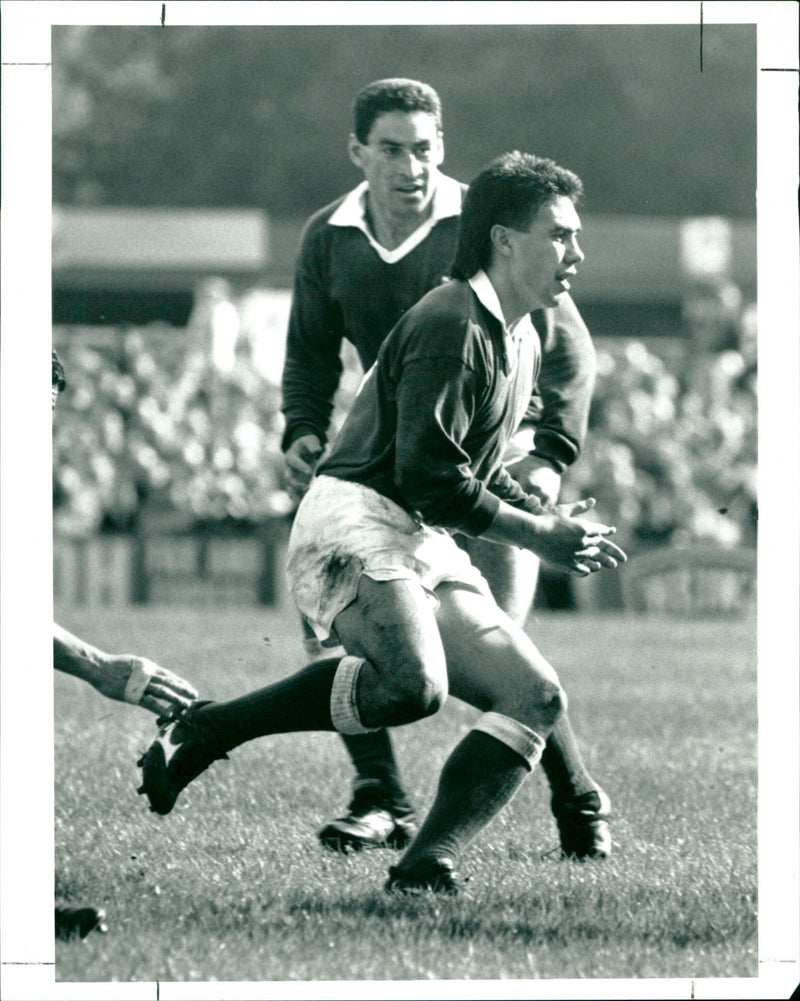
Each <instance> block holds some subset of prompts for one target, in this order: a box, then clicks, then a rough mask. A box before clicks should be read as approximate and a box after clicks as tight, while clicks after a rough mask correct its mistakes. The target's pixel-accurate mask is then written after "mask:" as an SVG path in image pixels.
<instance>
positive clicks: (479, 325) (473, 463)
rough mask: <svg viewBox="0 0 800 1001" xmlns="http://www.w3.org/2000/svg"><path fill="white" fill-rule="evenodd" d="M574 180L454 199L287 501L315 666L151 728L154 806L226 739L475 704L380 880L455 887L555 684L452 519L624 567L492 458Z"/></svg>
mask: <svg viewBox="0 0 800 1001" xmlns="http://www.w3.org/2000/svg"><path fill="white" fill-rule="evenodd" d="M581 192H582V184H581V181H580V179H579V178H578V177H577V176H576V175H575V174H573V173H572V172H571V171H568V170H565V169H564V168H562V167H559V166H558V165H557V164H555V163H554V162H553V161H551V160H545V159H542V158H539V157H534V156H531V155H529V154H522V153H511V154H506V155H505V156H503V157H501V158H499V159H498V160H496V161H494V162H493V163H492V164H491V165H490V166H489V167H488V168H486V170H484V171H483V172H482V173H481V174H480V175H479V176H478V177H477V178H476V179H475V181H473V183H472V184H471V185H470V187H469V190H468V191H467V194H466V196H465V199H464V204H463V207H462V214H461V219H460V224H459V235H458V242H457V248H456V257H455V263H454V265H453V279H452V280H451V281H450V282H448V283H446V284H444V285H442V286H440V287H438V288H436V289H434V290H433V291H431V292H429V293H428V294H427V295H425V296H423V298H422V299H421V300H420V301H419V302H418V303H417V304H416V305H414V306H412V307H411V308H410V309H409V310H407V311H406V312H405V313H404V315H403V316H402V317H401V319H400V321H399V322H398V323H397V324H396V325H395V327H394V328H393V330H392V332H391V333H390V334H389V336H388V338H387V339H386V340H385V342H384V343H383V345H382V346H381V348H380V350H379V352H378V358H377V361H376V363H375V365H374V366H373V367H372V368H371V369H370V371H369V373H368V375H367V376H366V378H365V380H364V382H363V384H362V387H361V390H360V392H359V394H358V396H357V397H356V400H355V402H354V404H353V407H352V409H351V411H350V413H349V415H348V417H347V419H346V420H345V423H344V425H343V427H342V430H341V432H340V434H339V435H338V437H337V438H336V441H335V443H334V445H333V447H332V449H331V451H330V454H329V455H328V456H327V458H325V459H324V460H323V461H322V462H321V463H320V465H319V467H318V470H317V475H316V477H315V478H314V480H313V481H312V484H311V486H310V488H309V490H308V492H307V493H306V495H305V497H304V498H303V500H302V502H301V503H300V506H299V508H298V511H297V514H296V517H295V520H294V525H293V528H292V533H291V537H290V541H289V550H288V558H287V578H288V581H289V587H290V590H291V593H292V595H293V597H294V599H295V601H296V602H297V605H298V608H299V609H300V611H301V612H302V613H303V614H304V615H305V616H306V618H307V619H308V621H309V622H310V623H311V625H312V626H313V628H314V631H315V633H316V635H317V637H318V638H319V640H320V641H321V642H322V643H325V642H326V641H329V640H333V641H334V642H339V643H341V644H342V646H343V647H344V649H345V651H346V653H345V655H344V656H341V657H339V656H333V657H329V658H326V659H323V660H320V661H317V662H316V663H313V664H310V665H309V666H308V667H306V668H304V669H303V670H301V671H299V672H297V673H295V674H294V675H291V676H290V677H288V678H286V679H284V680H281V681H278V682H277V683H275V684H273V685H269V686H267V687H266V688H262V689H260V690H258V691H256V692H252V693H250V694H248V695H245V696H243V697H242V698H239V699H234V700H232V701H229V702H224V703H213V702H202V703H195V705H194V706H193V707H192V708H190V709H189V710H186V711H184V712H183V713H180V714H174V715H173V717H172V718H171V719H168V720H165V721H164V722H163V724H162V726H161V729H160V731H159V734H158V736H157V738H156V739H155V740H154V741H153V743H152V744H151V746H150V747H149V748H148V750H147V751H146V752H145V754H144V755H143V756H142V757H141V758H140V760H139V762H138V764H139V766H140V767H141V768H142V785H141V787H140V789H139V792H140V793H142V794H145V795H146V796H147V798H148V800H149V802H150V807H151V809H152V810H154V811H155V812H157V813H160V814H166V813H169V812H170V810H171V809H172V808H173V806H174V804H175V802H176V800H177V797H178V796H179V795H180V792H181V791H182V789H184V788H185V787H186V786H187V785H188V784H189V783H190V782H191V781H192V780H193V779H195V778H196V777H197V776H198V775H200V774H201V773H202V772H203V771H205V769H206V768H208V767H209V765H210V764H211V763H212V762H213V761H215V760H217V759H218V758H224V757H227V752H229V751H230V750H232V749H233V748H235V747H237V746H238V745H240V744H242V743H244V742H246V741H248V740H253V739H256V738H257V737H261V736H266V735H269V734H275V733H291V732H297V731H304V730H338V731H339V732H340V733H346V734H359V733H365V732H367V731H369V730H370V729H375V728H381V727H391V726H401V725H404V724H407V723H411V722H414V721H415V720H418V719H422V718H424V717H426V716H430V715H431V714H433V713H435V712H437V711H438V710H439V709H440V708H441V706H442V705H443V703H444V701H445V699H446V697H447V695H448V692H452V694H453V695H454V696H455V697H457V698H459V699H462V700H464V701H466V702H467V703H469V704H470V705H472V706H474V707H475V708H476V709H479V710H480V711H481V712H482V715H481V717H480V718H479V720H478V721H477V723H476V724H475V726H474V727H473V729H472V730H471V731H470V732H469V733H468V734H467V735H466V737H464V739H463V740H462V741H461V742H460V743H459V744H458V745H457V747H456V748H455V750H454V751H453V752H452V754H451V755H450V757H449V759H448V761H447V762H446V763H445V766H444V769H443V770H442V773H441V777H440V780H439V786H438V790H437V794H436V798H435V800H434V803H433V806H432V807H431V810H430V813H429V814H428V816H427V818H426V820H425V822H424V823H423V825H422V827H421V829H420V830H419V832H418V833H417V835H416V836H415V838H414V840H413V841H412V842H411V844H410V845H409V846H408V848H407V849H406V851H405V853H404V855H403V857H402V858H401V860H400V861H399V863H398V864H397V865H396V866H393V867H391V869H390V874H389V880H388V882H387V884H386V889H387V891H390V892H399V893H409V894H416V893H420V892H423V891H424V890H426V889H430V890H434V891H436V892H443V893H456V892H458V886H459V881H458V878H457V876H456V874H455V871H454V864H455V860H456V858H457V856H458V853H459V851H460V850H461V849H462V848H463V847H464V846H465V845H466V844H467V843H468V842H469V841H470V840H471V839H472V838H473V837H474V836H475V835H476V834H477V833H478V832H479V831H480V830H481V829H482V828H483V827H484V826H485V825H486V824H487V823H488V822H489V821H490V820H491V819H492V818H493V817H494V816H496V815H497V813H498V812H499V811H500V810H501V809H502V807H503V806H504V805H505V804H506V803H507V802H508V801H509V800H510V798H511V797H512V795H513V794H514V792H515V791H516V790H517V788H518V787H519V785H520V783H521V782H522V780H523V779H524V777H525V776H526V775H527V774H528V773H529V772H530V771H531V770H532V769H533V768H534V767H535V766H536V764H537V763H538V761H539V760H540V759H541V756H542V753H543V751H544V748H545V744H546V739H547V736H548V735H549V733H550V732H551V730H552V728H553V726H554V725H555V724H556V723H557V721H558V720H559V718H560V717H561V716H563V713H564V710H565V708H566V696H565V693H564V692H563V690H562V688H561V686H560V684H559V682H558V678H557V675H556V672H555V671H554V669H553V668H552V667H551V666H550V664H549V663H548V662H547V661H546V660H545V659H544V658H543V657H542V655H541V654H540V652H539V651H538V649H537V648H536V647H535V645H534V644H533V642H532V640H531V639H530V638H529V637H528V635H527V634H526V633H525V632H524V631H523V629H522V628H521V627H520V626H519V625H518V624H517V623H515V622H514V621H513V620H512V619H511V618H510V617H509V616H508V615H507V614H506V613H505V612H503V611H502V610H501V609H500V608H499V606H498V605H497V603H496V601H495V600H494V598H493V596H492V594H491V592H490V590H489V587H488V585H487V583H486V581H485V579H484V578H483V576H482V575H481V574H480V573H479V572H478V571H477V569H476V568H475V567H474V566H473V564H472V563H471V561H470V559H469V556H468V555H467V554H466V552H465V551H464V550H463V549H461V548H459V547H458V546H457V545H456V544H455V542H454V541H453V537H452V535H451V534H450V533H451V532H454V531H455V532H461V533H463V534H465V535H468V536H470V537H472V538H483V539H485V540H486V541H487V542H491V543H494V544H501V545H507V546H509V545H514V546H519V547H522V548H525V549H529V550H531V551H533V552H535V553H537V554H538V555H539V556H540V557H541V558H543V559H545V560H547V561H548V562H550V563H551V564H553V565H554V566H556V567H558V568H560V569H562V570H564V571H567V572H570V573H574V574H577V575H579V576H586V575H588V574H590V573H593V572H597V571H600V570H601V569H603V568H614V567H616V566H617V565H618V562H619V561H624V560H625V559H626V557H625V554H624V552H623V551H622V550H621V549H620V548H619V547H618V546H616V545H615V544H614V542H613V541H611V539H610V536H611V535H612V534H613V533H614V531H615V529H614V528H613V527H610V526H605V525H601V524H598V523H594V522H592V521H590V520H587V519H585V518H583V517H580V515H583V514H584V513H585V512H586V511H587V510H589V508H590V507H591V506H592V503H593V502H592V501H591V500H588V501H583V502H578V503H576V504H572V505H560V506H556V505H553V504H546V505H545V504H542V502H541V501H540V500H539V498H538V497H536V496H534V495H531V494H527V493H526V492H525V491H524V490H523V489H522V487H521V486H520V485H519V484H518V483H517V482H516V481H515V480H514V479H512V477H511V476H510V475H509V473H508V470H507V469H506V467H505V466H504V465H503V462H502V457H503V454H504V452H505V449H506V447H507V445H508V443H509V441H510V439H511V437H512V435H513V434H514V432H515V431H516V430H517V428H518V427H519V424H520V422H521V420H522V418H523V416H524V414H525V411H526V408H527V406H528V403H529V400H530V396H531V391H532V386H533V383H534V381H535V379H536V377H537V375H538V369H539V366H540V362H541V357H540V345H539V338H538V336H537V333H536V330H535V328H534V326H533V324H532V322H531V319H530V316H529V314H530V311H531V310H533V309H536V308H549V307H553V306H555V305H557V304H558V301H559V299H560V298H561V297H562V296H563V295H564V293H565V292H566V290H567V289H568V288H569V281H570V278H571V277H572V276H573V275H574V274H575V272H576V268H577V265H578V264H579V263H580V262H581V261H582V260H583V254H582V252H581V250H580V248H579V246H578V241H577V238H578V233H579V230H580V220H579V217H578V213H577V209H576V204H575V203H576V201H577V200H578V198H579V197H580V195H581Z"/></svg>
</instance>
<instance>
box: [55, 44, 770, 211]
mask: <svg viewBox="0 0 800 1001" xmlns="http://www.w3.org/2000/svg"><path fill="white" fill-rule="evenodd" d="M703 44H704V68H703V72H702V74H701V73H700V69H699V34H698V31H697V29H696V28H695V27H693V26H663V25H662V26H637V25H632V26H625V25H622V26H614V27H604V26H584V27H566V26H547V27H541V26H524V25H522V26H520V25H499V26H486V25H467V26H443V25H429V26H361V27H359V26H356V27H352V26H348V27H344V26H335V25H334V26H319V27H314V26H312V27H307V26H304V27H287V26H275V27H166V28H161V27H158V26H155V27H153V28H145V27H95V26H70V27H55V28H54V29H53V104H54V109H53V110H54V114H53V151H54V199H55V201H56V202H62V203H73V204H87V205H91V204H108V205H151V206H152V205H165V206H166V205H172V206H177V205H206V206H213V205H217V206H251V205H252V206H258V207H261V208H264V209H266V210H267V211H269V212H270V213H271V214H273V215H276V216H281V215H305V214H307V213H308V212H310V211H311V210H313V209H314V208H315V207H317V206H319V205H321V204H323V203H325V202H326V201H328V200H331V199H333V198H335V197H336V196H337V195H339V194H340V193H341V192H342V191H344V190H347V189H348V188H349V187H351V186H353V184H354V183H355V181H356V180H357V179H358V175H357V174H356V172H355V170H354V168H353V167H352V166H351V165H350V164H349V162H348V159H347V156H346V152H345V142H346V136H347V133H348V131H349V129H350V125H351V114H350V102H351V100H352V97H353V95H354V94H355V92H356V91H357V90H358V89H359V88H360V87H361V86H363V85H364V84H365V83H368V82H369V81H370V80H373V79H376V78H378V77H383V76H400V75H402V76H413V77H419V78H422V79H425V80H427V81H429V82H430V83H432V84H433V85H434V86H435V87H436V88H437V89H438V90H439V92H440V94H441V96H442V99H443V102H444V108H445V137H446V149H447V160H446V168H447V170H448V171H449V172H450V173H452V174H453V175H455V176H457V177H459V178H463V179H465V180H468V179H469V178H470V177H472V176H473V175H474V174H475V173H476V172H477V171H478V170H479V169H480V168H481V167H482V166H483V165H484V163H485V162H486V161H487V160H488V159H490V158H491V157H492V156H494V155H496V154H498V153H500V152H502V151H503V150H506V149H510V148H520V149H526V150H530V151H533V152H537V153H540V154H542V155H547V156H551V157H553V158H555V159H557V160H559V161H560V162H563V163H564V164H566V165H568V166H569V167H571V168H572V169H574V170H576V171H577V172H578V173H579V174H580V175H581V176H582V177H583V179H584V181H585V183H586V189H587V205H588V206H589V207H590V209H591V211H592V212H594V213H636V214H645V215H673V214H680V215H705V214H719V215H725V216H739V217H747V216H753V215H754V214H755V152H756V151H755V116H756V107H755V81H756V60H755V28H754V27H753V26H746V25H745V26H733V25H727V26H707V27H706V29H705V32H704V42H703Z"/></svg>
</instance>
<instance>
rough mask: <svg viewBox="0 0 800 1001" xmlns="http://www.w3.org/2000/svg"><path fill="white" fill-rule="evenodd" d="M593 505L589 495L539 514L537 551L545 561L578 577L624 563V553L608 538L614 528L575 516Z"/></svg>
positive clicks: (592, 499)
mask: <svg viewBox="0 0 800 1001" xmlns="http://www.w3.org/2000/svg"><path fill="white" fill-rule="evenodd" d="M594 504H595V501H594V498H593V497H588V498H586V499H585V500H581V501H575V502H574V503H571V504H557V505H555V507H552V508H550V509H548V510H547V511H546V512H545V513H542V514H540V518H541V519H542V522H541V525H542V528H543V532H542V534H541V537H540V539H539V545H538V546H537V548H536V551H537V552H538V553H539V555H540V556H541V557H542V558H543V559H544V560H546V561H547V562H548V563H551V564H552V565H553V566H555V567H558V569H560V570H565V571H566V572H567V573H571V574H575V575H576V576H578V577H588V576H589V574H591V573H595V572H596V571H598V570H602V569H603V567H607V568H609V569H614V568H615V567H617V566H618V565H619V564H620V563H624V562H626V560H627V559H628V557H627V555H626V554H625V552H624V551H623V550H622V549H621V548H620V547H619V546H618V545H616V543H614V542H612V541H611V539H610V538H609V536H611V535H614V533H615V532H616V528H614V527H613V526H611V525H602V524H600V523H598V522H594V521H589V520H588V519H586V518H581V517H578V515H581V514H584V513H585V512H586V511H589V510H591V508H593V507H594ZM532 513H533V512H532Z"/></svg>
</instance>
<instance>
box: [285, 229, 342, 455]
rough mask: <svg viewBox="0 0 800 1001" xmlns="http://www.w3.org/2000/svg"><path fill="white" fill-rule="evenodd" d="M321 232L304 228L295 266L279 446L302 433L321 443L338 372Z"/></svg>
mask: <svg viewBox="0 0 800 1001" xmlns="http://www.w3.org/2000/svg"><path fill="white" fill-rule="evenodd" d="M324 235H325V234H324V230H323V231H321V230H320V228H319V227H318V226H317V227H314V228H311V225H309V226H308V227H307V228H306V231H305V232H304V234H303V238H302V241H301V247H300V255H299V257H298V261H297V267H296V270H295V279H294V291H293V295H292V306H291V311H290V314H289V328H288V332H287V337H286V360H285V362H284V368H283V379H282V389H283V407H282V409H283V414H284V417H285V420H286V428H285V431H284V434H283V439H282V441H281V448H282V449H283V450H284V451H286V449H287V448H289V446H290V445H291V444H292V442H293V441H295V440H296V439H297V438H299V437H301V436H302V435H304V434H315V435H316V436H317V437H318V438H319V440H320V441H321V442H322V443H323V444H324V443H325V441H326V439H327V433H328V425H329V424H330V419H331V414H332V412H333V398H334V395H335V393H336V389H337V387H338V385H339V379H340V378H341V374H342V362H341V358H340V349H341V343H342V324H341V318H340V316H339V311H338V309H337V307H336V305H335V303H333V302H332V301H331V298H330V296H329V294H328V278H327V273H326V272H327V260H326V257H327V255H326V253H325V240H324Z"/></svg>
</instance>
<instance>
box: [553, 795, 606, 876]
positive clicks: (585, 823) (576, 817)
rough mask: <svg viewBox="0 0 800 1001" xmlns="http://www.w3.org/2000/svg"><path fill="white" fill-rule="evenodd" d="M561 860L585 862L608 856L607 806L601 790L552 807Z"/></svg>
mask: <svg viewBox="0 0 800 1001" xmlns="http://www.w3.org/2000/svg"><path fill="white" fill-rule="evenodd" d="M553 815H554V816H555V818H556V824H557V825H558V835H559V840H560V842H561V857H562V858H571V859H577V860H578V861H581V862H585V861H588V860H590V859H605V858H608V857H609V855H611V850H612V846H611V829H610V827H609V824H608V821H609V818H610V816H611V802H610V800H609V798H608V796H606V794H605V793H604V792H603V790H602V789H597V790H593V791H592V792H587V793H584V794H583V795H582V796H576V797H575V799H572V800H568V801H567V802H565V803H560V804H558V805H556V804H554V805H553Z"/></svg>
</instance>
